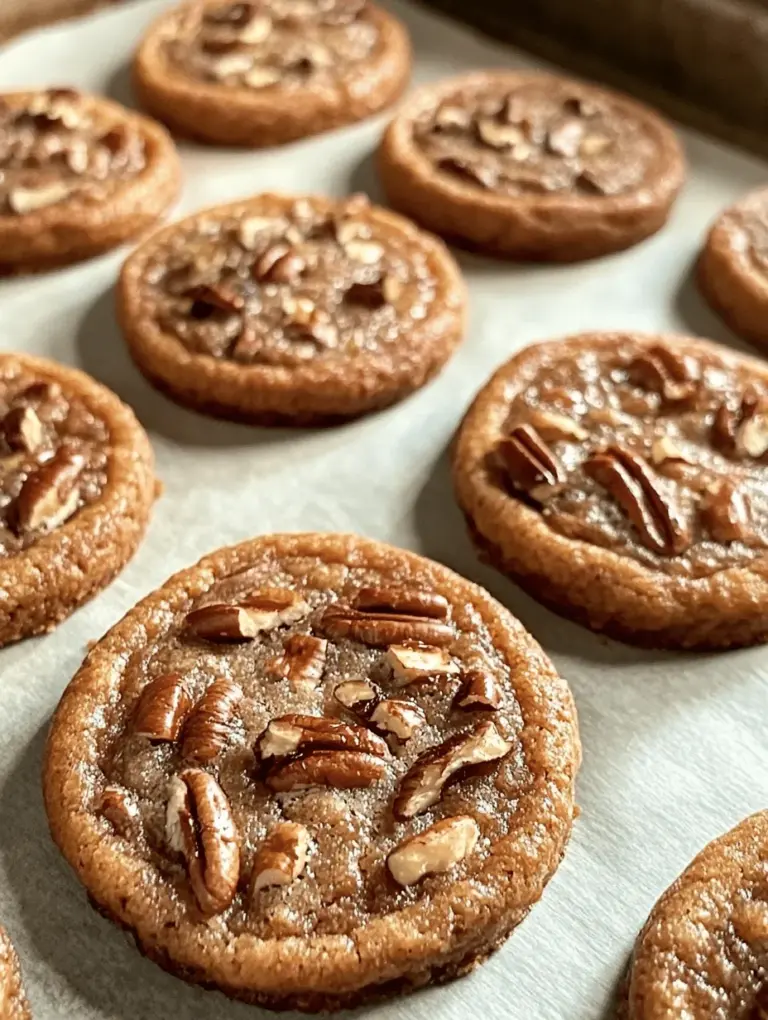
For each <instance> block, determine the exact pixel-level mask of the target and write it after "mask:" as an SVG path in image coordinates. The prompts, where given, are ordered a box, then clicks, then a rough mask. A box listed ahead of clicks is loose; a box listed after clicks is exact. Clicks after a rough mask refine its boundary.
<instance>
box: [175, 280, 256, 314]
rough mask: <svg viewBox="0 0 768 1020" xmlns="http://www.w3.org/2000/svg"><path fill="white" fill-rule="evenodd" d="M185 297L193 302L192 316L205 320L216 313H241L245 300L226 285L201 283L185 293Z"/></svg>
mask: <svg viewBox="0 0 768 1020" xmlns="http://www.w3.org/2000/svg"><path fill="white" fill-rule="evenodd" d="M184 297H185V298H189V300H190V301H191V302H192V307H191V310H190V311H191V314H192V315H193V316H194V317H195V318H204V317H205V316H207V315H211V314H212V313H213V312H215V311H219V312H241V311H242V310H243V308H244V307H245V299H244V298H243V296H242V295H241V294H238V293H237V291H235V290H233V289H232V288H231V287H228V286H227V285H226V284H225V283H210V284H209V283H200V284H197V285H196V286H194V287H190V288H189V289H188V290H185V291H184Z"/></svg>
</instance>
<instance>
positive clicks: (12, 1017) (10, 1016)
mask: <svg viewBox="0 0 768 1020" xmlns="http://www.w3.org/2000/svg"><path fill="white" fill-rule="evenodd" d="M31 1016H32V1014H31V1013H30V1011H29V1003H28V1002H27V999H26V996H25V995H24V988H23V986H22V983H21V969H20V967H19V959H18V957H17V956H16V950H15V949H14V948H13V945H12V943H11V940H10V939H9V938H8V932H7V931H6V930H5V928H3V927H0V1020H30V1018H31Z"/></svg>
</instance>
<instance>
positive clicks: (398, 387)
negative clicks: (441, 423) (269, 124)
mask: <svg viewBox="0 0 768 1020" xmlns="http://www.w3.org/2000/svg"><path fill="white" fill-rule="evenodd" d="M465 303H466V294H465V287H464V284H463V281H462V279H461V276H460V273H459V270H458V267H457V266H456V264H455V263H454V261H453V259H452V258H451V256H450V255H449V253H448V251H447V249H446V248H445V246H444V245H443V244H442V242H440V241H438V240H437V238H434V237H432V236H431V235H428V234H425V233H423V232H422V231H420V230H418V229H417V228H416V227H414V226H413V224H411V223H410V222H408V221H407V220H405V219H403V218H402V217H400V216H396V215H395V214H392V213H389V212H387V211H385V210H383V209H379V208H377V207H375V206H371V205H369V204H368V202H367V200H366V199H365V198H364V197H362V196H359V197H353V198H351V199H346V200H341V201H334V200H331V199H326V198H319V197H313V198H293V197H290V196H285V195H261V196H258V197H256V198H253V199H250V200H247V201H244V202H238V203H235V204H233V205H228V206H218V207H215V208H213V209H208V210H206V211H204V212H201V213H198V214H197V215H195V216H192V217H190V218H189V219H186V220H183V221H181V222H180V223H177V224H174V225H173V226H171V227H168V228H166V229H164V230H162V231H160V232H159V233H157V234H155V235H154V237H152V238H151V239H150V240H149V241H148V242H147V243H146V244H144V245H143V246H142V247H140V248H139V249H138V250H137V251H136V252H135V253H134V254H133V255H132V256H131V257H130V258H129V259H128V261H127V262H126V264H125V266H124V268H123V272H122V275H121V279H120V284H119V293H118V305H119V316H120V320H121V324H122V327H123V331H124V333H125V336H126V339H127V341H128V345H129V347H130V350H131V354H132V356H133V358H134V360H135V361H136V363H137V364H138V366H139V368H140V369H141V370H142V372H143V373H144V374H145V375H146V376H147V378H148V379H149V380H150V381H151V382H153V383H154V384H155V385H157V386H158V387H159V388H160V389H162V390H164V391H166V392H167V393H168V394H169V395H170V396H171V397H173V398H174V399H175V400H177V401H178V402H179V403H181V404H186V405H188V406H191V407H195V408H197V409H199V410H202V411H205V412H209V413H211V414H215V415H217V416H220V417H225V418H234V419H240V420H244V421H253V422H264V423H269V422H273V421H283V422H286V423H297V424H306V423H328V422H333V421H338V420H343V419H345V418H351V417H354V416H357V415H360V414H363V413H365V412H366V411H371V410H374V409H376V408H379V407H384V406H386V405H388V404H391V403H393V402H395V401H397V400H399V399H400V398H402V397H404V396H406V395H407V394H409V393H411V392H412V391H413V390H415V389H418V388H419V387H420V386H422V385H423V384H424V383H425V382H426V381H427V380H428V379H429V378H431V377H432V376H433V375H435V374H436V373H437V372H438V370H439V369H440V368H441V367H442V366H443V364H444V363H445V362H446V361H447V359H448V357H449V356H450V354H451V353H452V351H453V349H454V347H455V346H456V344H457V343H458V341H459V340H460V338H461V334H462V331H463V325H464V310H465Z"/></svg>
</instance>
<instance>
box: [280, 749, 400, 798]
mask: <svg viewBox="0 0 768 1020" xmlns="http://www.w3.org/2000/svg"><path fill="white" fill-rule="evenodd" d="M386 774H387V766H386V762H385V761H384V759H383V758H380V757H379V756H378V755H375V754H365V753H363V752H361V751H313V752H312V753H311V754H308V755H307V756H306V757H304V758H297V759H294V760H288V761H287V762H286V763H285V764H280V763H278V764H277V765H275V766H273V768H271V769H270V770H269V773H268V774H267V778H266V780H265V782H266V784H267V786H268V787H269V788H270V790H275V791H276V792H279V793H287V792H289V791H291V790H305V789H307V788H308V787H310V786H332V787H334V788H335V789H337V790H353V789H361V788H363V787H366V786H373V784H374V783H378V782H379V781H380V780H381V779H383V778H384V776H385V775H386Z"/></svg>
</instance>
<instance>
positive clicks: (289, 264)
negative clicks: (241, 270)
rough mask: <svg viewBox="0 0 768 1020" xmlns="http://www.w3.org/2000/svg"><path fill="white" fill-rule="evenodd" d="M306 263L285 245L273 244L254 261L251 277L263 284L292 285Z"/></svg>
mask: <svg viewBox="0 0 768 1020" xmlns="http://www.w3.org/2000/svg"><path fill="white" fill-rule="evenodd" d="M306 265H307V264H306V262H305V261H304V259H303V258H302V257H301V255H299V253H298V252H296V251H294V250H293V249H292V248H291V247H290V246H289V245H287V244H273V245H272V246H271V247H270V248H267V250H266V251H265V252H264V254H263V255H262V256H261V257H260V258H259V259H257V260H256V263H255V265H254V267H253V276H254V278H255V279H256V280H259V281H262V282H265V283H292V282H293V281H294V280H296V279H297V277H299V276H300V275H301V274H302V273H303V272H304V270H305V268H306Z"/></svg>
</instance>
